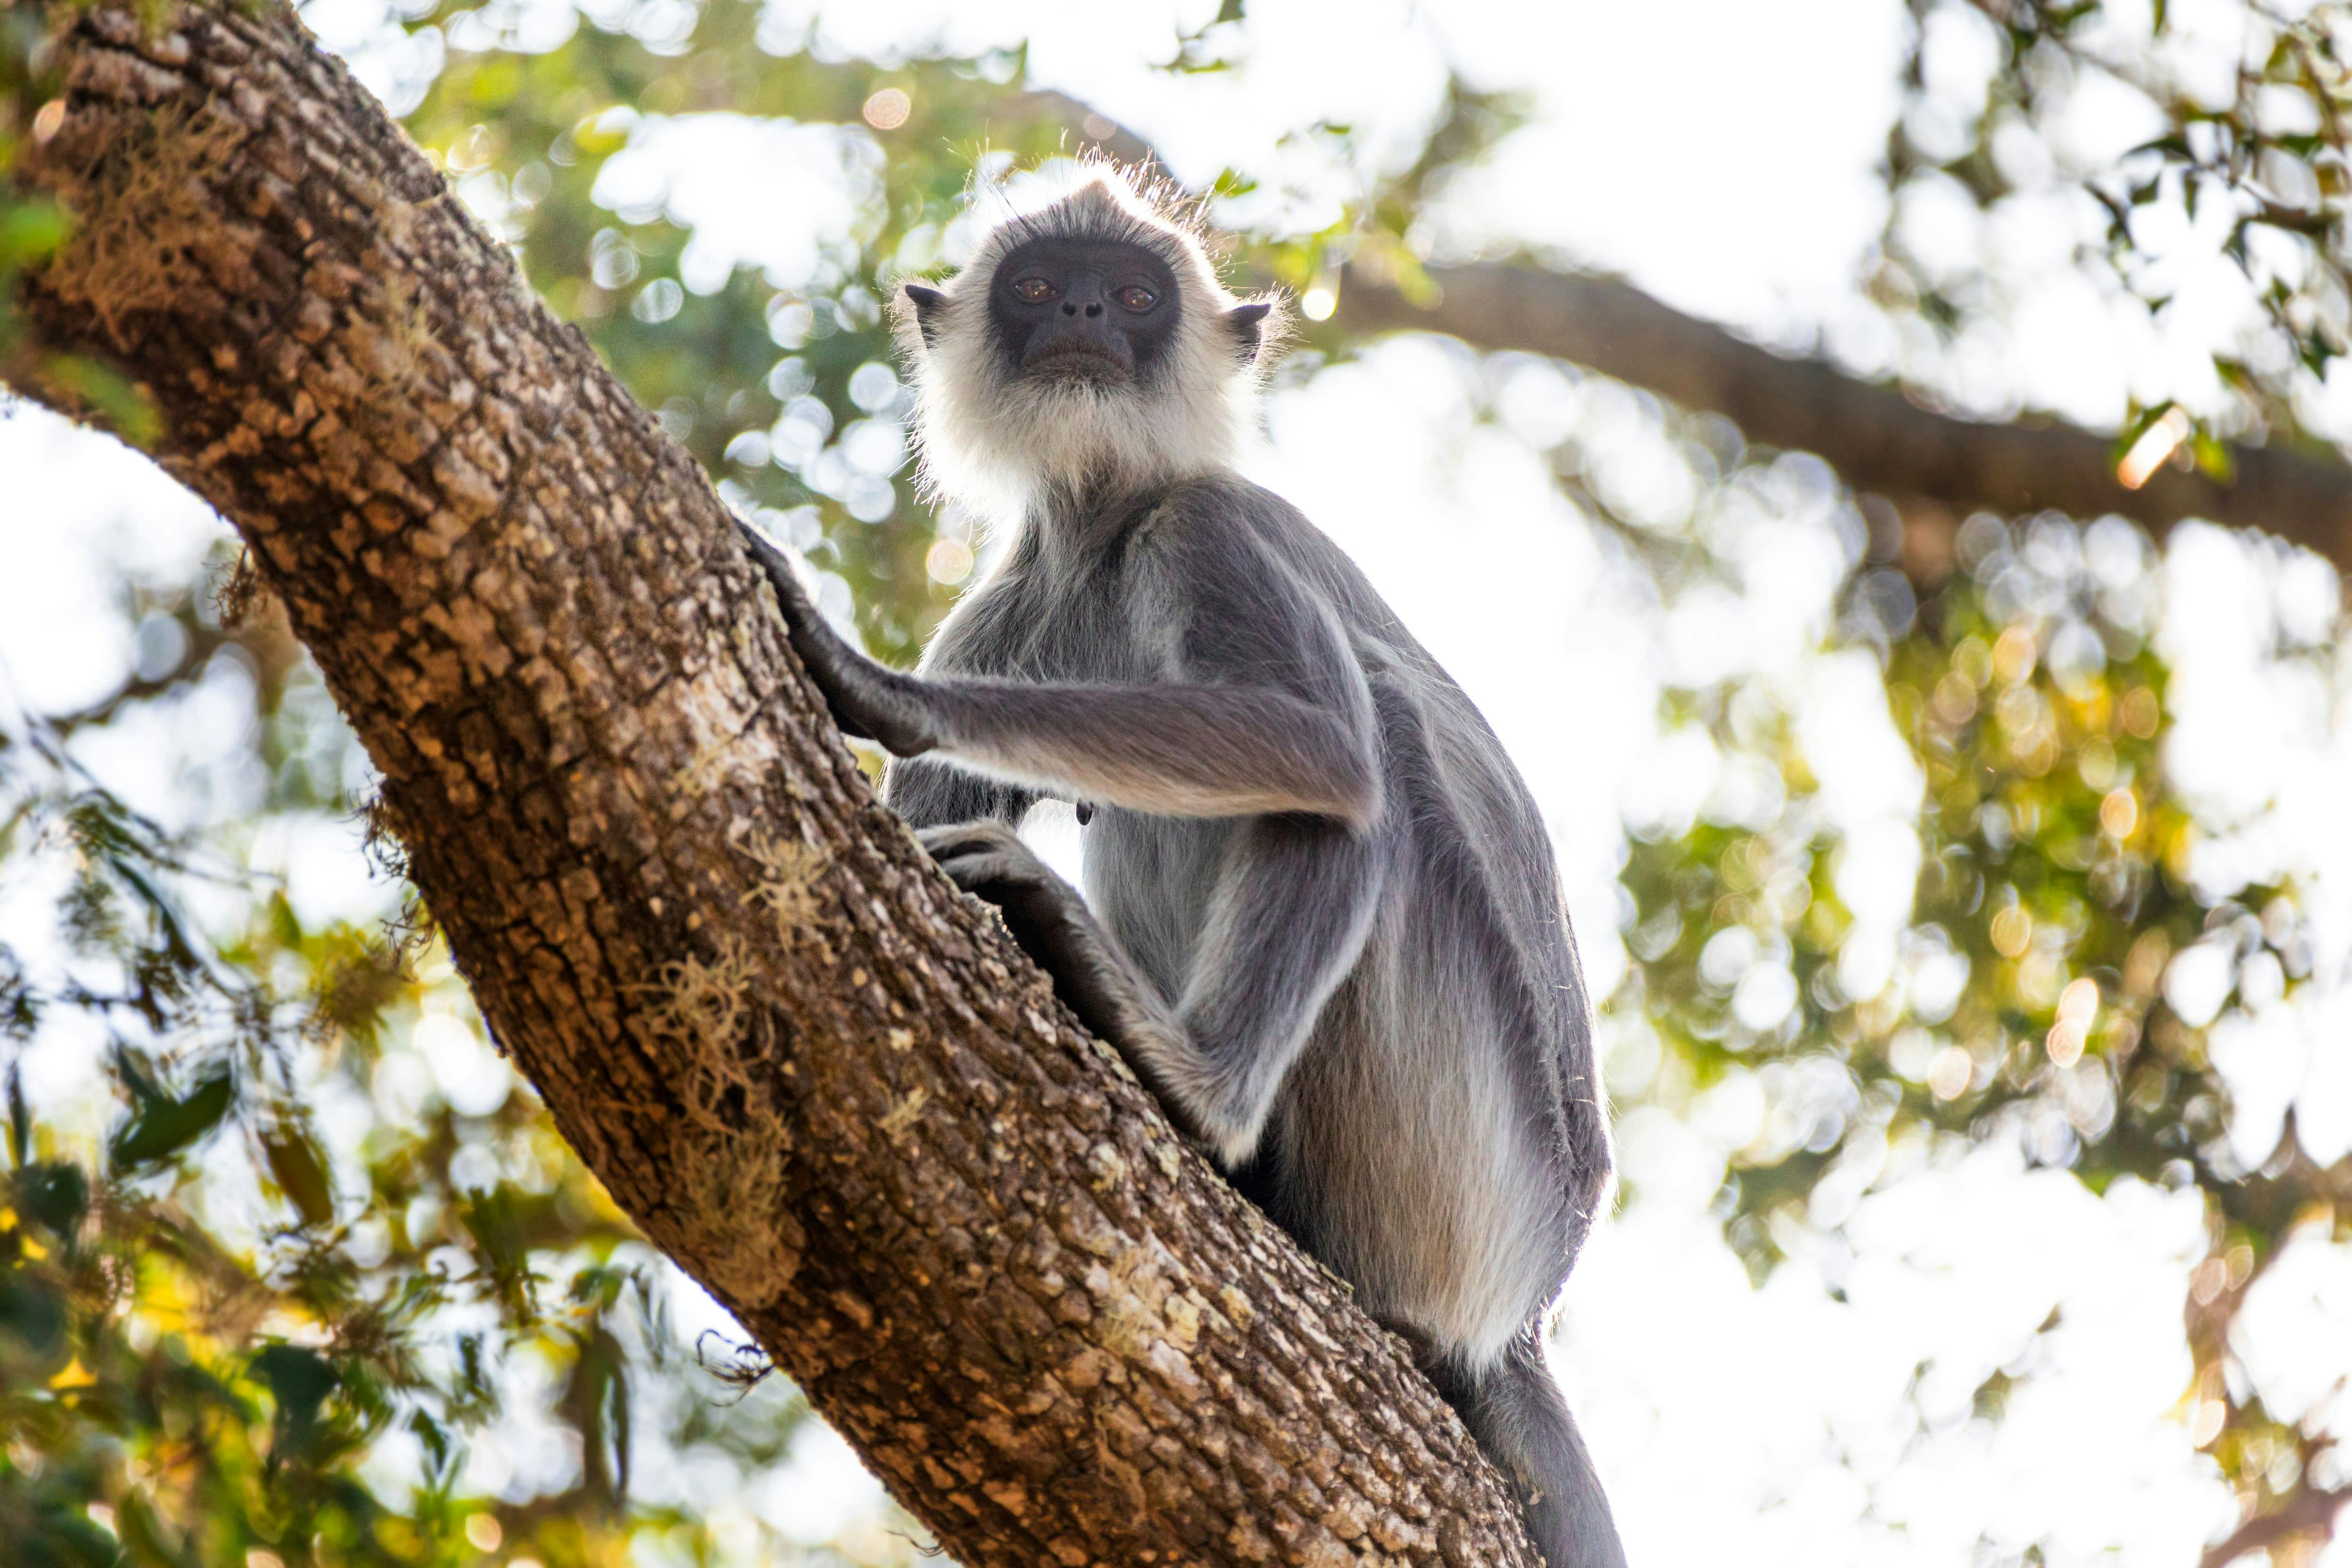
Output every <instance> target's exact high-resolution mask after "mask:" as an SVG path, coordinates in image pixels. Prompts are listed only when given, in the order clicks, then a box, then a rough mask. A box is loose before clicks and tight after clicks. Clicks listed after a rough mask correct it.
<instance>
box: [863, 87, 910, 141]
mask: <svg viewBox="0 0 2352 1568" xmlns="http://www.w3.org/2000/svg"><path fill="white" fill-rule="evenodd" d="M914 111H915V104H914V100H913V99H910V98H908V96H907V95H906V94H905V93H903V92H901V91H899V90H898V89H897V88H895V87H886V88H884V89H882V90H881V91H880V92H877V93H876V94H875V95H874V96H873V97H872V98H869V99H866V109H865V114H866V124H868V125H870V126H872V127H873V128H874V129H875V130H877V131H896V130H898V127H900V126H902V125H904V124H906V123H907V117H908V115H910V114H912V113H913V112H914Z"/></svg>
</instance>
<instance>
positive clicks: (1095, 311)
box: [1087, 305, 1102, 316]
mask: <svg viewBox="0 0 2352 1568" xmlns="http://www.w3.org/2000/svg"><path fill="white" fill-rule="evenodd" d="M1101 314H1102V307H1101V306H1099V305H1089V306H1087V315H1089V316H1099V315H1101Z"/></svg>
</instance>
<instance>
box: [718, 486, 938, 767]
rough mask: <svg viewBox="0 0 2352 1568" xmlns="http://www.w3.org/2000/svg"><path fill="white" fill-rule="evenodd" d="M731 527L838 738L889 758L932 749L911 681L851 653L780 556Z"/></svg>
mask: <svg viewBox="0 0 2352 1568" xmlns="http://www.w3.org/2000/svg"><path fill="white" fill-rule="evenodd" d="M735 527H736V528H737V530H738V531H739V532H740V533H741V534H742V536H743V545H744V548H745V549H748V550H750V551H751V559H752V562H753V563H754V564H755V565H757V566H758V567H759V569H760V570H761V574H762V575H764V576H765V577H766V578H767V580H768V585H769V586H770V587H771V588H772V589H774V590H775V591H776V605H777V607H778V608H779V609H781V610H782V612H784V627H785V629H786V630H787V631H789V632H791V633H792V639H793V652H794V653H798V654H799V655H800V660H801V664H802V666H803V668H805V669H806V670H807V671H808V673H809V678H810V679H811V680H813V681H814V682H815V683H816V685H817V689H818V690H819V691H821V692H823V693H824V700H825V706H827V707H828V708H830V709H831V710H832V712H833V722H834V723H835V724H836V725H838V726H840V727H841V732H842V733H843V734H844V735H853V736H856V737H857V738H858V739H860V740H871V741H874V742H876V743H877V744H878V745H880V746H881V747H882V748H883V749H884V750H886V751H887V752H889V753H890V754H891V755H892V756H893V757H919V756H921V755H922V754H923V753H924V752H926V751H929V750H930V749H931V748H932V747H935V746H937V745H938V744H939V742H940V737H939V736H938V735H937V734H935V733H934V732H933V727H932V725H931V722H930V715H929V710H928V709H927V707H926V706H925V705H924V703H923V702H922V700H921V698H920V696H919V695H918V691H917V683H916V681H915V678H914V677H913V676H911V675H904V674H899V673H898V671H896V670H892V669H887V668H886V667H884V666H883V665H880V664H876V663H875V662H874V661H873V660H871V659H869V658H867V657H866V655H865V654H864V653H861V652H859V651H858V650H857V649H856V648H854V647H852V646H851V645H850V643H848V641H847V640H846V639H845V638H844V637H843V636H842V635H841V633H840V632H836V631H835V630H834V629H833V623H832V622H829V621H827V620H826V619H825V618H824V615H823V614H822V613H820V612H818V610H817V607H816V606H815V605H814V604H812V603H810V602H809V598H808V595H807V594H805V593H803V592H802V591H801V584H800V579H799V578H798V577H797V576H796V575H795V574H794V573H793V563H792V562H791V561H790V560H789V559H786V558H785V556H784V553H783V552H782V550H780V549H777V548H776V547H775V546H774V545H772V544H771V543H770V542H769V541H768V538H767V536H765V535H764V534H762V533H761V532H760V530H759V529H757V528H753V527H752V526H751V524H749V523H747V522H745V521H743V519H741V518H740V517H738V518H737V519H736V520H735Z"/></svg>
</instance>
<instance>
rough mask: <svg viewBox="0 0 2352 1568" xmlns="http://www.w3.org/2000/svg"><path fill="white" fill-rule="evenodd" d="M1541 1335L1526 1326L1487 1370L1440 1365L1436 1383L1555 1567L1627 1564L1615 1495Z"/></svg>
mask: <svg viewBox="0 0 2352 1568" xmlns="http://www.w3.org/2000/svg"><path fill="white" fill-rule="evenodd" d="M1540 1333H1541V1330H1540V1327H1539V1325H1538V1324H1535V1323H1531V1324H1529V1325H1528V1327H1527V1328H1524V1329H1522V1330H1520V1331H1519V1332H1518V1333H1517V1334H1516V1335H1514V1336H1512V1339H1511V1345H1510V1349H1509V1350H1507V1352H1505V1353H1504V1355H1503V1358H1502V1360H1501V1361H1499V1362H1497V1363H1496V1364H1495V1365H1493V1366H1491V1367H1489V1368H1487V1369H1486V1371H1485V1372H1483V1373H1480V1374H1477V1375H1471V1374H1468V1373H1465V1372H1463V1371H1461V1370H1459V1369H1458V1368H1456V1367H1454V1366H1453V1365H1451V1364H1449V1363H1447V1362H1439V1363H1438V1364H1435V1365H1433V1366H1432V1367H1431V1369H1430V1375H1431V1380H1432V1381H1433V1382H1434V1383H1435V1384H1436V1385H1437V1388H1438V1392H1439V1393H1441V1394H1443V1395H1444V1396H1445V1400H1446V1403H1447V1404H1449V1405H1451V1406H1454V1411H1455V1413H1456V1414H1458V1415H1459V1416H1461V1417H1462V1424H1463V1425H1464V1426H1465V1427H1469V1428H1470V1435H1471V1436H1472V1437H1475V1438H1476V1439H1477V1440H1478V1446H1479V1447H1480V1448H1484V1449H1485V1450H1486V1457H1487V1458H1490V1459H1492V1460H1494V1461H1495V1464H1496V1468H1498V1469H1501V1470H1502V1472H1503V1477H1504V1479H1506V1480H1507V1481H1509V1482H1510V1483H1511V1490H1513V1491H1514V1492H1515V1493H1517V1496H1518V1499H1519V1502H1520V1504H1521V1506H1522V1507H1524V1508H1525V1509H1526V1510H1527V1519H1528V1534H1529V1535H1531V1536H1533V1537H1534V1538H1535V1542H1536V1546H1537V1548H1538V1550H1539V1551H1541V1552H1542V1553H1543V1558H1544V1562H1545V1563H1547V1564H1549V1568H1625V1548H1624V1546H1623V1545H1622V1543H1621V1542H1619V1541H1618V1539H1617V1521H1616V1520H1615V1519H1613V1518H1612V1517H1611V1515H1610V1512H1609V1499H1608V1497H1607V1496H1606V1495H1605V1494H1603V1493H1602V1491H1601V1477H1600V1476H1599V1474H1597V1473H1596V1472H1595V1471H1594V1469H1593V1468H1592V1456H1591V1454H1590V1453H1588V1452H1587V1451H1586V1450H1585V1447H1584V1438H1583V1437H1582V1436H1581V1435H1580V1433H1579V1432H1578V1431H1577V1429H1576V1418H1575V1417H1574V1416H1570V1414H1569V1411H1568V1401H1567V1400H1566V1399H1564V1398H1563V1397H1561V1396H1560V1392H1559V1384H1558V1383H1556V1382H1554V1381H1553V1379H1552V1375H1551V1368H1550V1367H1549V1365H1547V1364H1545V1362H1544V1353H1543V1343H1542V1340H1541V1338H1540V1337H1539V1336H1540Z"/></svg>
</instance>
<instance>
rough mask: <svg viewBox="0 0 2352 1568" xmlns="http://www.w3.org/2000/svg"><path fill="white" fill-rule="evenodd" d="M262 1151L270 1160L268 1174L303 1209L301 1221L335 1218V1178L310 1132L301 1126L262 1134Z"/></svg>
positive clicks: (321, 1222)
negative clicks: (275, 1178) (303, 1129)
mask: <svg viewBox="0 0 2352 1568" xmlns="http://www.w3.org/2000/svg"><path fill="white" fill-rule="evenodd" d="M261 1152H262V1154H263V1155H265V1156H266V1157H267V1158H268V1161H269V1174H270V1175H271V1176H276V1177H277V1178H278V1186H279V1187H281V1188H282V1189H284V1191H285V1194H286V1197H287V1198H288V1199H289V1201H290V1202H291V1203H292V1204H293V1205H294V1207H296V1208H297V1209H299V1211H300V1212H301V1215H302V1223H304V1224H305V1225H325V1224H328V1223H330V1222H331V1221H332V1220H333V1219H334V1218H335V1184H334V1180H333V1178H332V1177H331V1176H329V1175H328V1174H327V1162H326V1161H325V1159H324V1158H323V1157H321V1156H320V1153H319V1145H316V1144H314V1143H312V1142H311V1141H310V1136H309V1134H305V1133H304V1132H303V1131H302V1130H301V1129H300V1128H299V1127H281V1128H279V1129H278V1130H277V1131H276V1132H273V1133H268V1134H264V1135H263V1137H262V1140H261Z"/></svg>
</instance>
